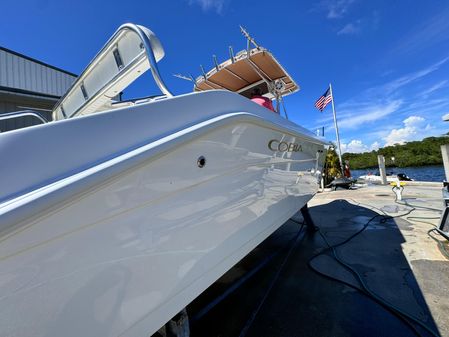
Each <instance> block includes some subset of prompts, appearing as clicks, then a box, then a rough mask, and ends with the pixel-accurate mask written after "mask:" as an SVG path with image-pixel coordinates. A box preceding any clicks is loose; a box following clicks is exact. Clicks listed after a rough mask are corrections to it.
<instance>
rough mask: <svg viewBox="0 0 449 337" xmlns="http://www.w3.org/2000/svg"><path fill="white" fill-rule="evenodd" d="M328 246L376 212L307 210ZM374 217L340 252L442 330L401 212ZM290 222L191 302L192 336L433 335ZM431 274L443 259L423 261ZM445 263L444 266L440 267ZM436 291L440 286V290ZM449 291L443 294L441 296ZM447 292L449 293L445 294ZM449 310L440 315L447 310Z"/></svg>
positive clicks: (331, 206) (344, 205)
mask: <svg viewBox="0 0 449 337" xmlns="http://www.w3.org/2000/svg"><path fill="white" fill-rule="evenodd" d="M310 213H311V215H312V218H313V220H314V222H315V225H316V226H318V227H319V228H320V230H321V232H322V233H323V234H324V235H325V236H326V237H327V239H328V241H329V242H330V244H332V245H333V244H336V243H339V242H341V241H343V240H345V239H346V238H348V237H350V236H351V235H352V234H354V233H355V232H357V231H359V230H360V229H361V228H362V227H363V226H364V225H365V224H366V223H367V222H368V221H369V220H370V219H371V218H372V217H374V216H375V215H376V214H377V213H375V212H373V211H372V210H370V209H368V208H365V207H362V206H356V205H353V204H350V203H348V202H346V201H343V200H336V201H333V202H330V203H328V204H324V205H319V206H315V207H312V208H310ZM381 219H384V218H383V217H376V218H375V219H374V220H373V221H371V222H370V224H369V225H368V226H367V227H366V229H365V230H364V231H363V232H361V233H360V234H359V235H357V236H356V237H354V238H353V239H352V240H351V241H349V242H348V243H346V244H345V245H343V246H340V247H338V248H337V252H338V256H339V257H340V258H341V259H342V260H344V262H346V263H347V264H349V265H350V266H351V267H353V268H354V269H355V270H357V272H358V273H359V275H360V277H361V278H362V280H363V281H364V282H365V284H366V285H367V287H368V288H369V289H370V290H371V291H372V292H374V293H375V294H377V295H378V296H379V297H381V298H382V299H383V300H385V301H387V302H388V303H390V304H391V305H393V306H395V307H396V308H398V309H399V310H402V311H404V312H406V313H407V314H409V315H411V316H413V317H415V318H417V319H418V320H420V321H421V322H422V323H423V324H424V325H426V326H427V327H428V328H429V329H431V330H433V331H435V332H436V335H437V336H438V335H439V332H438V328H437V327H436V324H435V322H434V319H433V317H432V314H431V313H430V310H429V307H428V305H427V304H426V301H425V299H424V296H423V294H422V292H421V289H420V285H419V282H418V281H417V279H416V278H415V275H414V273H413V270H412V269H411V267H410V265H409V263H408V261H407V259H406V257H405V256H404V253H403V250H402V247H401V244H403V243H404V241H405V240H404V237H403V236H402V234H401V230H403V231H404V230H407V229H408V228H407V227H409V226H411V224H410V223H409V222H407V221H404V220H402V219H400V218H393V219H391V218H390V219H385V220H383V221H381ZM300 228H301V226H300V225H299V224H297V223H295V222H293V221H288V222H287V223H286V224H284V225H283V226H282V227H281V228H279V229H278V230H277V231H276V232H275V233H273V234H272V235H271V236H270V237H269V238H268V239H267V240H266V241H264V242H263V243H262V244H261V245H259V246H258V247H257V248H256V249H255V250H254V251H253V252H251V253H250V254H249V255H248V256H247V257H245V258H244V259H243V260H242V261H241V262H239V263H238V264H237V265H236V266H235V267H234V268H232V269H231V270H230V271H229V272H228V273H226V274H225V275H224V276H223V277H222V278H221V279H220V280H218V281H217V282H216V283H215V284H214V285H212V286H211V287H210V288H209V289H208V290H206V291H205V292H204V293H203V294H202V295H201V296H200V297H198V298H197V299H196V300H195V301H194V302H192V303H191V305H189V307H188V308H187V310H188V313H189V316H190V318H191V335H192V336H194V337H195V336H207V337H212V336H230V337H231V336H257V337H263V336H270V337H272V336H279V337H280V336H314V337H315V336H414V335H418V336H432V334H431V333H429V332H428V331H426V330H425V329H423V328H422V327H421V326H419V325H417V324H413V327H411V326H410V325H408V324H406V323H405V322H404V321H403V320H401V319H399V318H398V317H397V316H396V315H394V314H392V313H391V312H390V311H388V310H386V309H385V308H384V307H382V306H381V305H379V304H378V303H376V302H375V301H373V300H372V299H371V298H369V297H368V296H367V295H365V294H364V293H363V292H361V291H359V290H356V289H355V288H354V287H356V288H360V283H359V282H358V281H357V280H356V278H355V277H354V275H353V274H352V273H350V272H349V271H348V270H346V269H345V268H343V267H342V266H341V265H340V264H338V263H337V262H336V260H335V259H334V258H332V254H331V252H330V251H325V252H324V253H323V254H321V255H319V256H317V257H316V258H314V259H313V260H312V261H311V265H312V267H313V268H314V269H316V270H318V271H319V272H320V273H323V274H326V275H328V276H330V277H333V278H336V279H339V280H341V281H344V282H346V283H348V284H350V285H353V286H354V287H351V286H349V285H347V284H344V283H341V282H338V281H335V280H332V279H330V278H326V277H323V276H322V275H319V274H318V273H317V272H315V271H313V270H312V269H311V268H310V267H309V266H308V263H309V261H310V260H311V259H312V258H313V257H314V256H315V255H316V254H317V253H319V252H321V251H323V249H324V248H325V247H326V245H325V242H324V240H323V238H322V237H321V236H320V235H319V233H318V232H315V233H314V234H310V233H307V231H306V230H304V229H302V230H301V231H300ZM419 263H421V264H425V267H424V268H426V270H428V271H429V277H437V276H435V275H432V272H433V271H435V270H438V271H439V272H441V268H446V270H449V268H448V265H447V263H446V262H444V261H430V260H423V261H419ZM441 264H445V266H444V267H443V266H442V265H441ZM435 291H438V290H435ZM443 295H444V294H443ZM444 296H446V297H448V295H447V294H446V295H444ZM446 314H447V313H441V315H444V316H445V315H446Z"/></svg>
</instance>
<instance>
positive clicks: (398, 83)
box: [371, 57, 449, 94]
mask: <svg viewBox="0 0 449 337" xmlns="http://www.w3.org/2000/svg"><path fill="white" fill-rule="evenodd" d="M447 61H449V57H446V58H444V59H442V60H440V61H438V62H436V63H434V64H432V65H431V66H429V67H427V68H424V69H421V70H419V71H415V72H413V73H409V74H407V75H404V76H402V77H399V78H397V79H395V80H393V81H391V82H388V83H386V84H384V85H382V86H380V87H375V88H372V89H375V90H379V89H383V91H384V92H385V93H387V94H390V93H392V92H394V91H396V90H398V89H400V88H402V87H403V86H405V85H407V84H410V83H412V82H414V81H416V80H419V79H421V78H422V77H424V76H426V75H428V74H430V73H432V72H434V71H437V70H438V69H439V68H440V67H441V66H442V65H443V64H445V63H446V62H447ZM372 89H371V90H372Z"/></svg>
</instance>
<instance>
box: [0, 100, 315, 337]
mask: <svg viewBox="0 0 449 337" xmlns="http://www.w3.org/2000/svg"><path fill="white" fill-rule="evenodd" d="M196 95H198V94H196ZM200 95H202V96H198V97H204V99H205V100H209V99H213V100H215V101H217V99H218V98H220V99H230V97H231V96H229V95H231V94H224V93H221V94H220V95H221V96H220V95H218V94H217V93H205V94H200ZM217 95H218V96H217ZM222 96H223V97H222ZM235 96H236V95H235ZM217 97H218V98H217ZM232 97H233V96H232ZM232 99H234V98H232ZM236 100H237V103H238V102H243V101H240V98H236ZM159 104H163V102H161V103H159ZM245 104H246V103H245ZM249 104H250V105H247V106H246V109H244V110H245V111H247V110H249V109H252V110H253V111H252V112H250V113H248V112H245V113H240V112H239V113H238V114H236V113H235V112H238V111H231V112H229V111H228V112H226V113H222V114H221V115H220V114H215V115H214V116H215V117H213V118H215V120H213V121H211V120H212V119H213V118H212V117H211V116H205V117H204V122H203V124H204V125H203V124H201V123H195V124H193V125H191V126H188V127H186V128H184V129H179V131H178V133H177V134H176V137H175V136H173V135H174V134H173V133H170V134H169V135H167V136H166V138H164V139H165V141H162V140H161V139H162V138H159V139H157V140H155V141H151V142H148V143H143V144H141V146H138V147H135V148H133V149H132V150H131V151H128V152H121V154H120V155H117V156H112V157H111V158H110V159H108V160H106V161H104V162H101V163H96V164H95V165H90V166H89V165H87V164H85V162H84V160H85V161H87V159H83V158H84V157H83V155H84V156H87V155H85V154H80V155H79V158H78V160H79V162H80V163H84V164H85V165H84V166H87V168H86V169H84V170H81V171H79V172H76V173H75V174H71V175H67V176H64V175H63V174H62V173H61V174H60V175H62V176H63V178H61V179H59V180H55V181H53V182H48V181H49V180H50V181H51V179H50V178H49V177H48V176H46V174H47V173H45V172H44V173H40V175H41V176H39V174H37V173H36V175H35V176H33V177H31V178H29V179H30V182H28V183H27V184H28V185H29V186H38V184H37V183H36V182H37V181H40V180H42V181H47V182H48V183H46V184H45V185H43V186H41V187H39V188H38V189H35V190H30V191H28V192H27V193H23V194H21V195H18V196H17V195H16V194H14V191H15V190H14V188H15V187H14V184H12V183H11V184H10V186H9V190H8V194H7V195H13V196H14V197H13V198H9V199H8V198H7V197H5V199H7V200H4V202H3V203H2V204H0V221H1V222H0V223H1V227H0V228H1V232H0V234H1V235H0V241H1V244H0V335H2V336H15V337H17V336H55V337H56V336H58V337H59V336H66V337H68V336H77V337H79V336H121V335H123V336H148V335H149V334H152V333H153V332H155V331H156V330H158V329H159V328H160V327H161V326H162V325H163V324H164V323H165V322H166V321H167V320H168V319H170V318H171V317H172V316H174V315H175V314H176V313H177V312H179V311H180V310H181V309H182V308H183V307H185V306H186V305H187V304H188V303H190V302H191V301H192V300H193V299H194V298H195V297H197V296H198V295H199V294H200V293H201V292H202V291H204V290H205V289H206V288H207V287H208V286H210V285H211V284H212V283H213V282H214V281H216V280H217V279H218V278H219V277H220V276H221V275H222V274H224V273H225V272H226V271H227V270H229V269H230V268H231V267H232V266H233V265H234V264H236V263H237V262H238V261H239V260H240V259H241V258H243V257H244V256H245V255H246V254H248V253H249V252H250V251H251V250H252V249H253V248H254V247H255V246H257V245H258V244H259V243H260V242H262V241H263V240H264V239H265V238H266V237H267V236H269V235H270V234H271V233H272V232H273V231H275V230H276V229H277V228H278V227H279V226H280V225H282V224H283V223H284V222H285V221H286V220H288V219H289V218H290V217H291V216H292V215H293V214H294V213H295V212H297V211H298V210H299V209H300V208H301V207H302V206H303V205H305V204H306V203H307V201H308V200H309V199H310V198H311V197H312V196H313V195H314V193H315V192H316V190H317V188H318V184H317V179H318V178H319V174H320V173H319V170H320V168H321V165H322V159H323V156H322V150H323V142H321V141H319V140H317V139H316V140H313V138H312V137H311V136H310V135H306V136H305V135H304V132H303V130H302V129H297V130H296V132H295V129H294V128H293V127H291V125H290V124H289V125H290V126H289V125H282V124H281V123H283V122H281V118H280V117H279V116H277V115H276V116H274V115H275V114H272V113H271V112H268V113H267V112H265V109H263V108H260V107H257V106H255V105H254V104H252V103H249ZM243 108H245V105H244V106H243ZM141 109H147V110H148V111H149V112H148V113H150V112H151V109H152V106H151V104H148V105H147V107H141ZM128 113H131V112H128ZM181 113H185V111H182V112H181ZM107 114H108V113H104V114H98V116H103V117H99V118H105V117H104V116H107ZM118 114H119V113H118ZM136 114H137V112H136ZM272 115H273V116H272ZM111 116H112V115H111ZM118 116H119V115H118ZM180 116H182V115H181V114H180ZM217 116H221V117H217ZM169 117H170V116H169ZM169 117H167V118H169ZM265 117H266V118H265ZM93 118H95V116H92V117H87V118H84V117H83V118H79V120H81V121H83V120H84V121H86V120H87V121H88V123H90V124H94V123H93V122H92V121H93V120H94V119H93ZM117 118H118V117H117ZM162 118H164V117H163V116H162V117H158V118H157V119H153V121H157V120H158V119H159V120H160V119H162ZM181 118H182V117H179V119H181ZM270 119H271V120H270ZM206 121H210V123H208V122H206ZM276 121H278V122H277V124H276ZM70 122H71V121H68V122H62V123H65V124H64V125H65V127H67V128H68V129H67V133H66V135H67V141H68V142H69V143H68V144H69V145H67V144H65V145H66V146H69V147H70V139H71V138H70V137H71V136H70V132H69V126H70V124H69V123H70ZM141 122H144V120H143V119H142V121H141ZM161 122H163V121H161ZM76 123H78V122H76ZM80 123H81V122H80ZM86 123H87V122H86ZM58 124H59V122H58V123H55V124H54V125H53V126H50V125H48V126H44V127H47V128H50V127H58ZM61 125H63V124H61ZM77 127H79V125H78V126H77ZM107 127H108V124H106V125H103V128H106V130H105V131H104V132H108V130H107ZM150 127H151V125H149V126H148V128H149V129H150ZM38 128H39V127H38ZM87 129H88V127H87V124H86V130H87ZM186 130H187V131H186ZM32 131H33V130H31V131H29V132H32ZM38 131H39V130H38ZM109 131H110V130H109ZM19 132H22V134H21V135H22V138H21V139H25V138H26V131H20V130H19V131H18V132H17V135H19ZM89 132H90V131H88V132H86V135H85V137H90V136H89V135H90V133H89ZM92 132H93V131H92ZM98 132H100V131H98ZM123 132H127V133H128V132H129V133H132V130H127V131H123ZM136 132H137V131H136ZM11 134H13V133H11ZM5 135H6V134H5ZM13 136H14V135H13ZM35 136H36V135H35ZM118 136H119V134H115V135H114V134H112V135H110V137H118ZM36 137H37V136H36ZM167 137H168V138H167ZM97 139H98V144H97V145H96V146H102V145H101V144H102V142H101V138H97ZM5 140H8V141H9V142H10V143H9V144H13V143H12V142H13V141H14V140H13V139H12V138H8V139H6V138H5ZM270 140H278V141H279V142H280V141H283V142H285V143H287V144H290V143H293V144H300V145H301V149H302V151H297V152H288V151H282V152H279V151H273V150H272V149H270V148H269V147H268V143H269V141H270ZM19 148H20V147H19ZM281 150H282V147H281ZM86 151H87V152H88V151H89V150H88V149H86ZM72 153H73V155H74V156H78V154H76V153H74V152H72ZM200 156H204V158H205V160H206V164H205V166H204V167H202V168H200V167H198V165H197V160H198V158H199V157H200ZM61 159H62V158H59V160H61ZM24 160H26V159H24ZM48 160H49V161H51V160H52V159H51V158H50V157H49V159H48ZM67 160H69V159H67ZM22 165H26V162H24V163H22ZM61 165H62V164H61ZM36 166H38V167H45V164H43V165H41V166H39V164H36ZM79 166H82V165H81V164H80V165H79ZM20 167H21V166H20ZM22 169H23V168H22V167H21V168H20V169H18V170H19V171H20V170H22ZM61 170H62V169H61ZM62 171H64V170H62ZM62 171H61V172H62ZM5 172H6V171H5ZM64 172H65V171H64ZM5 174H6V173H5ZM30 174H31V173H30ZM33 174H34V173H33ZM48 174H50V173H48ZM51 175H53V176H55V175H56V176H57V172H56V173H54V172H53V173H51ZM13 176H14V175H11V174H10V176H9V177H10V178H11V177H13ZM11 179H12V178H11ZM21 184H24V183H21V182H17V183H16V185H17V186H18V187H17V188H15V189H16V190H17V191H23V190H25V191H26V186H25V185H23V186H22V185H21ZM28 185H27V186H28ZM24 186H25V187H24ZM5 195H6V194H5Z"/></svg>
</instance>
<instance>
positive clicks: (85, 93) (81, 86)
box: [80, 82, 89, 101]
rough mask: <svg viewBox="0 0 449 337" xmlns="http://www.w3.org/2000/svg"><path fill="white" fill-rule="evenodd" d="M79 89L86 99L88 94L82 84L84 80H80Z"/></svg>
mask: <svg viewBox="0 0 449 337" xmlns="http://www.w3.org/2000/svg"><path fill="white" fill-rule="evenodd" d="M80 89H81V92H82V93H83V97H84V99H85V100H86V101H87V100H88V99H89V95H88V94H87V91H86V87H85V86H84V82H81V85H80Z"/></svg>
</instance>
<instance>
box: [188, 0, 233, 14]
mask: <svg viewBox="0 0 449 337" xmlns="http://www.w3.org/2000/svg"><path fill="white" fill-rule="evenodd" d="M227 1H228V0H189V5H190V6H192V5H199V6H200V7H201V9H202V10H203V12H208V11H210V10H212V11H215V12H216V13H217V14H222V12H223V9H224V6H225V4H226V2H227Z"/></svg>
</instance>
